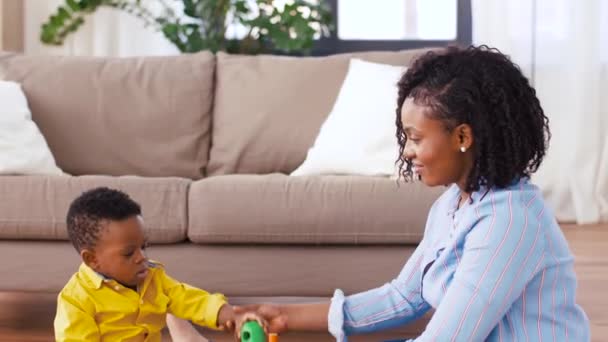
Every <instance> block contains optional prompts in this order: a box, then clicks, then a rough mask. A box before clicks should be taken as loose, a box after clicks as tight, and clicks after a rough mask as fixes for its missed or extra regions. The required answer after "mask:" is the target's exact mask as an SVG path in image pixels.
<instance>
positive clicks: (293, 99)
mask: <svg viewBox="0 0 608 342" xmlns="http://www.w3.org/2000/svg"><path fill="white" fill-rule="evenodd" d="M424 51H427V50H407V51H398V52H389V51H384V52H364V53H356V54H341V55H333V56H328V57H285V56H264V55H262V56H241V55H229V54H225V53H219V54H218V55H217V66H216V87H215V98H214V101H215V102H214V110H213V123H212V126H213V128H212V139H211V140H212V147H211V152H210V160H209V164H208V169H207V173H208V174H209V175H222V174H234V173H237V174H243V173H251V174H266V173H273V172H283V173H290V172H291V171H293V170H294V169H296V168H297V167H298V166H299V165H300V164H301V163H302V162H303V161H304V159H305V157H306V153H307V151H308V149H309V148H310V147H311V146H312V144H313V142H314V140H315V138H316V136H317V134H318V132H319V129H320V128H321V125H322V124H323V122H324V121H325V119H326V118H327V116H328V114H329V112H330V111H331V108H332V106H333V104H334V101H335V99H336V97H337V95H338V92H339V90H340V87H341V85H342V82H343V80H344V78H345V76H346V72H347V70H348V64H349V60H350V59H351V58H352V57H357V58H361V59H363V60H367V61H370V62H376V63H386V64H392V65H409V64H410V63H411V61H412V60H413V59H414V57H415V56H418V55H420V54H421V53H423V52H424Z"/></svg>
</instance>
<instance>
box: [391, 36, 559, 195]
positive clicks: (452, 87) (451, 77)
mask: <svg viewBox="0 0 608 342" xmlns="http://www.w3.org/2000/svg"><path fill="white" fill-rule="evenodd" d="M398 92H399V93H398V100H397V118H396V124H397V132H396V136H397V140H398V143H399V159H398V160H397V164H398V167H399V174H400V176H401V177H403V178H404V179H405V180H406V181H410V180H412V177H413V174H412V163H411V160H407V159H406V158H405V157H404V155H403V151H404V148H405V144H406V141H407V137H406V135H405V132H404V131H403V127H402V124H401V107H402V106H403V103H404V102H405V100H406V99H407V98H412V99H413V101H414V103H416V104H418V105H423V106H428V107H429V108H430V109H431V110H430V111H429V115H430V117H432V118H434V119H439V120H441V121H443V122H444V124H445V127H446V129H448V130H449V131H451V130H452V129H453V128H455V127H456V126H458V125H460V124H468V125H470V126H471V128H472V130H473V137H474V146H473V147H474V148H473V153H474V162H473V168H472V170H471V172H470V173H469V175H468V179H467V184H466V189H465V190H466V191H476V190H479V188H480V186H487V187H494V186H496V187H499V188H504V187H506V186H507V185H509V184H511V183H512V182H513V181H516V180H518V179H520V178H523V177H529V176H530V175H531V174H532V173H534V172H535V171H536V170H537V169H538V167H539V166H540V164H541V162H542V160H543V157H544V156H545V152H546V150H547V146H548V142H549V139H550V137H551V134H550V132H549V120H548V118H547V117H546V116H545V114H544V112H543V109H542V108H541V106H540V102H539V100H538V98H537V97H536V91H535V90H534V88H533V87H532V86H531V85H530V83H529V82H528V79H527V78H526V77H525V76H524V75H523V73H522V72H521V70H520V69H519V67H518V66H517V65H516V64H514V63H513V62H512V61H511V60H510V59H509V57H507V56H505V55H504V54H502V53H500V51H498V50H497V49H493V48H489V47H487V46H485V45H483V46H479V47H475V46H470V47H468V48H458V47H449V48H446V49H444V50H443V51H429V52H427V53H425V54H424V55H422V56H421V57H419V58H418V59H416V61H415V62H414V63H413V65H412V66H411V67H410V68H408V70H407V71H406V72H405V74H404V75H403V76H402V78H401V80H400V81H399V83H398Z"/></svg>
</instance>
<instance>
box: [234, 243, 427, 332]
mask: <svg viewBox="0 0 608 342" xmlns="http://www.w3.org/2000/svg"><path fill="white" fill-rule="evenodd" d="M424 248H425V244H424V242H422V243H420V245H419V246H418V248H417V249H416V251H415V252H414V254H413V255H412V257H411V258H410V259H409V260H408V262H407V263H406V265H405V266H404V268H403V269H402V271H401V272H400V274H399V276H398V277H397V278H396V279H394V280H393V281H391V282H390V283H387V284H385V285H384V286H381V287H379V288H376V289H373V290H369V291H366V292H362V293H359V294H355V295H352V296H348V297H344V296H343V295H342V292H341V291H339V290H337V291H336V294H335V295H334V298H332V301H331V302H325V303H317V304H289V305H259V306H258V305H254V306H246V307H240V308H236V312H237V313H240V312H244V311H251V310H255V311H256V312H257V313H258V314H259V315H260V316H262V317H263V318H264V319H266V320H267V321H268V324H269V327H270V330H271V331H274V332H282V331H285V330H299V331H327V330H328V329H329V331H330V332H331V333H332V334H333V335H334V336H336V338H338V339H340V337H339V336H344V335H345V334H348V335H350V334H357V333H362V332H371V331H376V330H382V329H386V328H390V327H394V326H397V325H401V324H404V323H407V322H409V321H412V320H414V319H416V318H418V317H420V316H422V315H423V314H424V313H425V312H426V311H428V309H429V308H430V307H429V305H428V304H427V303H426V302H425V301H424V299H422V296H421V291H420V281H421V275H422V272H421V264H422V259H423V256H424Z"/></svg>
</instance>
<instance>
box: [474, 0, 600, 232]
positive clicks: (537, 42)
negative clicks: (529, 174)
mask: <svg viewBox="0 0 608 342" xmlns="http://www.w3.org/2000/svg"><path fill="white" fill-rule="evenodd" d="M472 9H473V40H474V43H475V44H488V45H491V46H494V47H497V48H499V49H500V50H501V51H502V52H504V53H506V54H508V55H510V56H511V57H512V59H513V60H514V61H515V62H516V63H518V64H519V65H520V66H521V67H522V70H523V71H524V73H525V74H526V76H528V77H529V78H530V80H531V81H532V83H533V85H534V87H535V88H536V91H537V94H538V97H539V99H540V101H541V105H542V106H543V109H544V110H545V114H546V115H547V116H548V117H549V120H550V128H551V132H552V135H553V136H552V139H551V142H550V147H549V150H548V153H547V156H546V158H545V160H544V162H543V164H542V166H541V168H540V169H539V171H538V172H537V174H535V176H534V177H533V181H534V182H535V183H536V184H538V185H539V186H540V188H541V189H542V191H543V193H544V195H545V198H546V199H547V201H548V202H549V204H550V206H551V207H553V209H554V211H555V214H556V216H557V218H558V220H560V221H562V222H576V223H579V224H586V223H598V222H608V139H606V135H607V134H608V119H607V117H608V100H607V99H606V97H608V0H588V1H572V0H532V1H531V0H509V1H502V0H473V2H472Z"/></svg>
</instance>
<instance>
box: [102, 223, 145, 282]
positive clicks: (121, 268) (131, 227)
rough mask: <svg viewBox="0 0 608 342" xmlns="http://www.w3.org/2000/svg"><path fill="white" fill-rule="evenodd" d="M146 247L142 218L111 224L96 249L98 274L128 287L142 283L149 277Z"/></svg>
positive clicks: (107, 226) (103, 232)
mask: <svg viewBox="0 0 608 342" xmlns="http://www.w3.org/2000/svg"><path fill="white" fill-rule="evenodd" d="M146 244H147V241H146V238H145V235H144V229H143V219H142V218H141V216H132V217H129V218H127V219H125V220H122V221H109V222H107V223H106V226H105V227H104V229H102V231H101V233H100V235H99V239H98V241H97V244H96V246H95V248H94V249H93V250H94V252H95V258H96V265H95V267H94V269H95V271H97V272H98V273H101V274H103V275H105V276H106V277H110V278H112V279H114V280H116V281H117V282H119V283H121V284H123V285H125V286H130V287H134V286H137V285H139V284H141V283H142V282H143V281H144V280H145V278H146V276H147V275H148V266H147V262H146V260H147V258H146V254H145V248H146Z"/></svg>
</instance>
